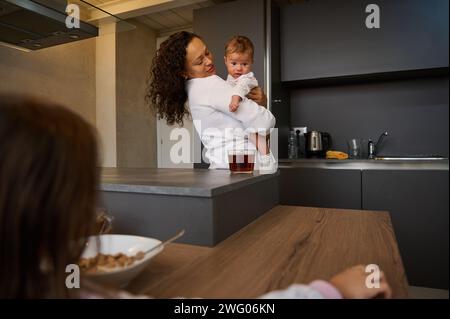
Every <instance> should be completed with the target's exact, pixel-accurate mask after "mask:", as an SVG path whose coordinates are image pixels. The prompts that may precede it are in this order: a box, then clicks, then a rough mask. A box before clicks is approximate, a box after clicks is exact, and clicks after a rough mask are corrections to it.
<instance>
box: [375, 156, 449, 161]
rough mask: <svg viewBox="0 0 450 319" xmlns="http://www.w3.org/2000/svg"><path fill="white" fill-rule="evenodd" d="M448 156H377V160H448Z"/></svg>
mask: <svg viewBox="0 0 450 319" xmlns="http://www.w3.org/2000/svg"><path fill="white" fill-rule="evenodd" d="M446 159H448V158H446V157H443V156H435V155H429V156H428V155H414V156H410V155H407V156H399V155H395V156H376V157H375V160H381V161H436V160H446Z"/></svg>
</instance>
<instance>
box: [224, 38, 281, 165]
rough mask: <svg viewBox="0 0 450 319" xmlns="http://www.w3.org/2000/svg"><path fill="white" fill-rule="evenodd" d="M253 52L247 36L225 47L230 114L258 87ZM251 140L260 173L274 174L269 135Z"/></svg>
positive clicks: (231, 40)
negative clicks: (230, 92)
mask: <svg viewBox="0 0 450 319" xmlns="http://www.w3.org/2000/svg"><path fill="white" fill-rule="evenodd" d="M253 52H254V47H253V43H252V42H251V41H250V39H248V38H247V37H245V36H234V37H233V38H231V39H230V40H229V41H228V42H227V44H226V45H225V57H224V59H225V65H226V67H227V71H228V77H227V82H228V83H229V84H230V85H231V86H232V87H233V96H232V98H231V102H230V112H236V111H237V110H238V108H239V103H240V102H241V101H242V99H244V98H245V97H246V95H247V94H248V93H249V92H250V91H251V90H252V89H253V88H255V87H257V86H258V81H257V80H256V78H255V76H254V74H253V72H252V65H253ZM249 139H250V141H252V142H253V143H254V144H255V145H256V148H257V149H258V151H259V166H260V172H263V173H264V172H266V173H274V172H275V171H276V169H277V167H276V163H275V158H274V156H273V154H272V153H271V152H270V147H269V143H268V141H269V134H267V135H265V134H264V135H260V134H258V133H256V134H255V133H252V134H250V135H249Z"/></svg>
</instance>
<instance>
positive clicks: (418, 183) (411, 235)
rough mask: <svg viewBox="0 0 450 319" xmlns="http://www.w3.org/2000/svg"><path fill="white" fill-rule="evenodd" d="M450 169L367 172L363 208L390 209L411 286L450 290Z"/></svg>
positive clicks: (364, 173)
mask: <svg viewBox="0 0 450 319" xmlns="http://www.w3.org/2000/svg"><path fill="white" fill-rule="evenodd" d="M448 177H449V176H448V171H438V170H436V171H434V170H413V171H411V170H407V171H406V170H403V171H400V170H371V171H363V172H362V195H363V196H362V206H363V209H366V210H385V211H389V213H390V215H391V219H392V223H393V226H394V231H395V234H396V236H397V241H398V244H399V248H400V253H401V255H402V259H403V263H404V266H405V269H406V273H407V276H408V281H409V283H410V285H413V286H423V287H434V288H441V289H448V270H449V268H448V267H449V264H448V259H449V237H448V234H449V232H448V231H449V218H448V215H449V205H448V202H449V201H448V194H449V186H448V185H449V179H448Z"/></svg>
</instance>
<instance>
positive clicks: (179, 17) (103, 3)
mask: <svg viewBox="0 0 450 319" xmlns="http://www.w3.org/2000/svg"><path fill="white" fill-rule="evenodd" d="M86 1H87V2H89V3H91V4H93V5H95V6H98V7H100V8H102V7H103V8H105V9H106V10H108V9H107V8H109V7H112V6H114V5H119V4H121V3H125V2H127V1H128V2H129V0H86ZM230 1H234V0H193V1H186V0H185V1H179V2H178V3H181V5H182V6H177V5H176V4H177V1H176V0H175V1H173V2H172V3H173V4H174V5H172V7H171V8H169V9H164V10H155V11H154V12H150V13H146V14H141V15H137V16H134V18H135V19H136V20H137V21H139V22H141V23H144V24H146V25H148V26H149V27H150V28H151V29H153V30H155V31H156V32H157V34H158V35H159V36H162V35H165V34H168V33H172V32H175V31H178V30H182V29H189V28H192V24H193V12H194V10H195V9H199V8H205V7H211V6H214V5H217V4H219V3H224V2H230ZM261 1H263V0H261ZM275 1H276V2H277V3H278V4H279V5H281V6H284V5H290V4H294V3H299V2H303V1H308V0H275ZM156 2H158V1H155V3H156ZM189 2H191V3H189ZM183 3H188V4H186V5H183ZM119 16H120V15H119Z"/></svg>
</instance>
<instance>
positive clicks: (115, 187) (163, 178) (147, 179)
mask: <svg viewBox="0 0 450 319" xmlns="http://www.w3.org/2000/svg"><path fill="white" fill-rule="evenodd" d="M278 175H279V172H277V173H275V174H267V175H259V174H258V173H257V172H254V173H253V174H230V171H229V170H208V169H175V168H170V169H169V168H102V173H101V190H102V191H111V192H126V193H146V194H160V195H178V196H194V197H212V196H216V195H219V194H222V193H225V192H229V191H232V190H236V189H238V188H241V187H244V186H247V185H251V184H253V183H257V182H260V181H263V180H266V179H270V178H276V177H277V176H278Z"/></svg>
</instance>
